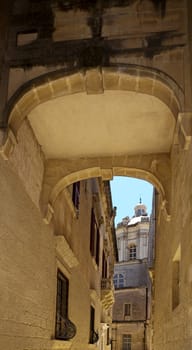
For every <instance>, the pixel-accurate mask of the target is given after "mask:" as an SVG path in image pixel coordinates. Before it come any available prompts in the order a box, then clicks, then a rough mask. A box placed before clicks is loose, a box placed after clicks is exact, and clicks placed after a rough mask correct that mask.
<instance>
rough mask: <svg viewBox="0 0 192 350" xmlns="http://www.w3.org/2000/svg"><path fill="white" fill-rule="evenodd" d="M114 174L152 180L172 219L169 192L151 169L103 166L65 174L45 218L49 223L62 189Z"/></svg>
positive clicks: (52, 195) (55, 187) (164, 208)
mask: <svg viewBox="0 0 192 350" xmlns="http://www.w3.org/2000/svg"><path fill="white" fill-rule="evenodd" d="M113 176H127V177H134V178H138V179H142V180H146V181H148V182H150V183H151V184H152V185H153V186H154V187H155V188H156V189H157V191H158V193H159V195H160V198H161V207H162V209H163V210H164V211H165V215H166V219H167V220H168V221H169V220H170V214H169V213H168V212H167V208H166V203H167V202H168V201H167V194H166V191H165V189H164V186H163V184H162V183H161V181H160V180H159V179H158V178H157V176H155V175H154V174H152V172H150V171H146V170H143V169H138V168H127V167H113V168H110V169H102V168H101V167H94V168H87V169H83V170H79V171H75V172H72V173H70V174H68V175H66V176H63V177H62V178H61V179H60V180H59V181H58V182H57V183H56V184H55V185H54V187H53V188H52V189H51V191H50V195H49V198H48V203H47V212H46V214H45V217H44V220H45V222H47V223H49V222H50V220H51V218H52V215H53V213H54V203H55V202H56V200H57V198H58V196H59V195H60V194H61V192H62V191H64V190H65V188H66V187H67V186H69V185H71V184H72V183H74V182H77V181H81V180H86V179H90V178H93V177H101V178H102V179H103V180H110V179H112V178H113Z"/></svg>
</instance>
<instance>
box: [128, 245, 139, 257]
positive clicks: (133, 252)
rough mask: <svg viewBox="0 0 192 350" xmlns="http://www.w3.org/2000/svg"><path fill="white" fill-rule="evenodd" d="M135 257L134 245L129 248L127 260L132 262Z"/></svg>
mask: <svg viewBox="0 0 192 350" xmlns="http://www.w3.org/2000/svg"><path fill="white" fill-rule="evenodd" d="M136 257H137V250H136V245H135V244H133V245H131V246H130V247H129V259H130V260H134V259H136Z"/></svg>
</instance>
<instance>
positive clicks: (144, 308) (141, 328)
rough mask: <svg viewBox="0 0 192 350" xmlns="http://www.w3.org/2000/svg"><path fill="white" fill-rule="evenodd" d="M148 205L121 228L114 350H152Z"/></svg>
mask: <svg viewBox="0 0 192 350" xmlns="http://www.w3.org/2000/svg"><path fill="white" fill-rule="evenodd" d="M146 209H147V208H146V206H145V205H144V204H142V203H141V200H140V203H139V204H138V205H137V206H136V207H135V215H134V216H133V217H132V218H131V219H130V218H129V217H126V218H124V219H123V220H122V222H121V223H119V224H118V225H117V229H116V237H117V242H118V243H117V244H118V252H119V262H118V263H117V264H115V271H114V286H115V303H114V306H113V335H112V344H113V349H114V350H146V349H149V344H148V342H149V339H148V338H149V329H148V324H149V318H150V302H151V283H150V278H149V273H148V255H149V254H148V250H149V223H150V218H149V216H148V215H147V211H146Z"/></svg>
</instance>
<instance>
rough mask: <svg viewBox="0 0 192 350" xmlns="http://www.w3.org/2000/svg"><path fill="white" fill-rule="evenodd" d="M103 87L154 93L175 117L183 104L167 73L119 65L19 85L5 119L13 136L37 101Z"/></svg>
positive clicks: (95, 91)
mask: <svg viewBox="0 0 192 350" xmlns="http://www.w3.org/2000/svg"><path fill="white" fill-rule="evenodd" d="M105 90H122V91H134V92H140V93H144V94H148V95H152V96H154V97H157V98H158V99H160V100H161V101H162V102H163V103H165V104H166V105H167V106H168V107H169V109H170V110H171V112H172V114H173V116H174V117H175V119H176V120H177V117H178V113H179V111H182V110H183V106H184V97H183V91H182V89H181V88H180V87H179V86H178V85H177V83H176V82H175V81H174V80H173V79H172V78H170V77H169V76H168V75H166V74H165V73H163V72H160V71H158V70H155V69H149V68H146V67H140V66H135V65H126V66H123V65H122V66H118V67H115V66H111V67H104V68H102V69H100V68H95V69H87V70H80V71H72V72H66V71H63V70H61V71H56V72H52V73H49V74H46V75H44V76H41V77H38V78H36V79H34V80H32V81H30V82H28V83H26V84H25V85H24V86H22V87H21V88H20V89H19V90H18V91H17V92H16V93H15V94H14V96H13V97H12V98H11V99H10V101H9V103H8V106H7V109H6V111H5V119H6V123H8V125H9V129H10V130H11V131H12V133H13V135H14V136H15V137H16V136H17V132H18V130H19V128H20V126H21V124H22V122H23V120H24V119H25V118H26V117H27V115H28V114H29V113H30V111H31V110H33V109H34V108H35V107H36V106H37V105H39V104H41V103H43V102H46V101H48V100H50V99H54V98H57V97H61V96H67V95H70V94H75V93H79V92H85V93H87V94H98V93H103V92H104V91H105Z"/></svg>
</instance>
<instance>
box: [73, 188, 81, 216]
mask: <svg viewBox="0 0 192 350" xmlns="http://www.w3.org/2000/svg"><path fill="white" fill-rule="evenodd" d="M79 199H80V182H79V181H78V182H75V183H74V184H73V190H72V201H73V204H74V207H75V208H76V210H77V211H78V210H79Z"/></svg>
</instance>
